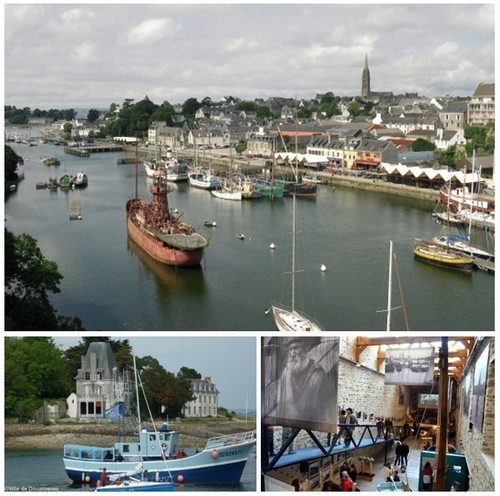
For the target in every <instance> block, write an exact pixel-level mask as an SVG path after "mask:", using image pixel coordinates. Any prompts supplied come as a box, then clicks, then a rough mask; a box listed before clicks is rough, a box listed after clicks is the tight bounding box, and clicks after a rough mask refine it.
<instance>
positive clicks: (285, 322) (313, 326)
mask: <svg viewBox="0 0 500 496" xmlns="http://www.w3.org/2000/svg"><path fill="white" fill-rule="evenodd" d="M295 141H296V143H295V146H296V147H297V136H295ZM295 155H297V154H295ZM292 202H293V203H292V212H293V215H292V272H291V274H292V305H291V307H288V306H286V305H283V304H280V303H273V305H272V306H271V308H272V311H273V316H274V322H275V324H276V327H277V328H278V330H279V331H307V332H315V331H323V330H324V329H323V327H322V326H321V324H319V323H318V322H316V321H315V320H314V319H313V318H312V317H309V316H308V315H306V314H305V313H304V312H299V311H298V310H297V309H296V308H295V274H297V273H298V272H299V271H298V270H297V268H296V260H295V259H296V242H297V212H296V210H297V199H296V195H295V194H292Z"/></svg>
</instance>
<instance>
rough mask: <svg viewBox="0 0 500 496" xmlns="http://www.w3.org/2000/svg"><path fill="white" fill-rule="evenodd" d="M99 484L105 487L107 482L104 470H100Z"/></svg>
mask: <svg viewBox="0 0 500 496" xmlns="http://www.w3.org/2000/svg"><path fill="white" fill-rule="evenodd" d="M99 482H100V483H101V486H105V485H106V483H107V482H108V474H107V473H106V469H105V468H103V469H102V472H101V476H100V477H99Z"/></svg>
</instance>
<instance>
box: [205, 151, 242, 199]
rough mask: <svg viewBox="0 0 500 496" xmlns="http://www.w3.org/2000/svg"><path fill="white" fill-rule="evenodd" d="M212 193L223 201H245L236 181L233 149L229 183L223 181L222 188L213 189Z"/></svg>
mask: <svg viewBox="0 0 500 496" xmlns="http://www.w3.org/2000/svg"><path fill="white" fill-rule="evenodd" d="M210 193H212V195H214V196H215V197H216V198H219V199H221V200H232V201H241V200H243V195H242V193H241V187H240V185H239V184H237V183H236V182H235V180H234V174H233V152H232V149H231V155H230V163H229V179H228V180H227V181H222V182H221V185H220V188H218V189H213V190H212V191H210Z"/></svg>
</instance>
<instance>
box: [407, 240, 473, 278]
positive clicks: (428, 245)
mask: <svg viewBox="0 0 500 496" xmlns="http://www.w3.org/2000/svg"><path fill="white" fill-rule="evenodd" d="M413 253H414V255H415V257H416V258H417V259H419V260H421V261H423V262H426V263H429V264H431V265H437V266H439V267H445V268H448V269H454V270H458V271H461V272H467V273H471V272H472V269H473V266H474V259H473V258H472V257H470V256H469V255H464V254H459V253H457V252H456V251H453V250H450V249H449V248H443V247H442V246H439V245H437V244H435V243H433V242H432V241H430V240H425V239H420V238H415V246H414V248H413Z"/></svg>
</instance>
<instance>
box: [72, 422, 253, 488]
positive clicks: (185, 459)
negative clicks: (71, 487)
mask: <svg viewBox="0 0 500 496" xmlns="http://www.w3.org/2000/svg"><path fill="white" fill-rule="evenodd" d="M254 446H255V432H254V431H249V432H243V433H239V434H232V435H226V436H218V437H214V438H211V439H209V440H208V441H207V444H206V446H205V448H203V449H202V450H201V451H200V452H198V453H195V454H193V455H190V456H182V455H181V456H179V455H178V453H179V449H178V447H179V432H177V431H171V430H170V429H169V427H168V426H167V425H166V424H164V425H163V426H162V427H161V428H160V429H159V430H158V431H151V430H147V429H146V428H143V429H142V430H141V432H140V433H139V438H138V440H137V441H136V442H116V443H114V445H113V446H110V447H97V446H83V445H78V444H69V445H65V446H64V455H63V461H64V467H65V469H66V473H67V475H68V477H69V478H70V479H71V480H73V481H74V482H75V483H82V482H83V481H87V480H88V482H90V483H95V482H97V481H98V480H99V477H100V474H101V472H102V469H103V468H105V469H106V472H107V474H108V477H110V478H111V477H112V476H120V475H121V474H123V473H124V472H127V471H134V470H135V469H136V467H137V465H138V464H139V463H140V462H142V467H143V470H147V471H148V472H149V473H151V472H155V473H158V477H159V478H162V479H163V478H165V479H168V477H170V476H172V478H173V480H174V481H175V482H179V483H181V482H183V483H186V484H237V483H238V482H240V479H241V475H242V473H243V469H244V468H245V465H246V462H247V460H248V457H249V455H250V453H251V451H252V450H253V448H254ZM181 453H182V452H181Z"/></svg>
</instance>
